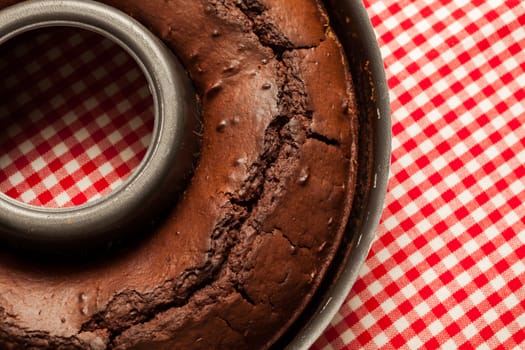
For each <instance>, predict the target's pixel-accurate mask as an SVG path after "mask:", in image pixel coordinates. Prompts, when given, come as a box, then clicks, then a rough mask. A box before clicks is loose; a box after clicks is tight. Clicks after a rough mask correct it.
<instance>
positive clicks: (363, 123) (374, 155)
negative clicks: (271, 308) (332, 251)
mask: <svg viewBox="0 0 525 350" xmlns="http://www.w3.org/2000/svg"><path fill="white" fill-rule="evenodd" d="M324 3H325V6H326V8H327V10H328V13H329V15H330V20H331V24H332V27H333V28H334V30H335V31H336V34H337V35H338V37H339V39H340V41H341V43H342V44H343V46H344V49H345V52H346V54H347V57H348V60H349V62H350V67H351V73H352V78H353V80H354V85H355V92H356V97H357V103H358V108H359V122H360V133H359V134H360V140H359V162H358V167H359V169H358V188H357V190H356V194H357V195H356V197H355V199H354V204H353V209H352V212H351V215H350V218H349V222H348V225H347V229H346V235H345V239H344V242H343V244H342V246H341V248H340V250H339V252H338V254H337V256H336V259H335V260H334V262H333V264H332V266H331V268H330V270H329V273H328V274H327V276H326V277H325V278H324V280H323V283H322V285H321V288H320V289H319V290H318V292H317V293H316V295H315V296H314V298H313V300H312V302H311V303H310V306H309V307H308V308H307V311H306V312H305V313H304V315H302V317H301V318H300V320H299V321H298V322H297V323H296V324H295V325H294V326H293V327H292V329H291V330H290V331H288V333H287V334H286V335H285V336H284V337H283V338H282V339H281V340H280V341H279V342H278V343H277V344H276V345H275V346H274V348H276V349H281V348H286V349H288V350H296V349H308V348H309V347H310V346H311V345H312V344H313V343H314V342H315V341H316V340H317V338H318V337H319V336H320V335H321V334H322V333H323V332H324V330H325V329H326V327H327V326H328V325H329V324H330V322H331V320H332V319H333V318H334V316H335V315H336V314H337V312H338V311H339V308H340V307H341V305H342V304H343V302H344V301H345V298H346V297H347V296H348V294H349V293H350V290H351V288H352V286H353V284H354V282H355V281H356V279H357V277H358V275H359V271H360V268H361V266H362V265H363V263H364V261H365V258H366V257H367V255H368V252H369V250H370V247H371V245H372V242H373V240H374V238H375V235H376V230H377V227H378V225H379V220H380V217H381V213H382V211H383V205H384V199H385V195H386V190H387V182H388V175H389V168H390V153H391V140H392V132H391V119H390V102H389V97H388V86H387V82H386V77H385V71H384V66H383V60H382V57H381V53H380V50H379V46H378V43H377V39H376V36H375V33H374V30H373V28H372V25H371V23H370V19H369V17H368V14H367V12H366V10H365V8H364V6H363V4H362V2H361V1H360V0H344V1H341V0H325V1H324Z"/></svg>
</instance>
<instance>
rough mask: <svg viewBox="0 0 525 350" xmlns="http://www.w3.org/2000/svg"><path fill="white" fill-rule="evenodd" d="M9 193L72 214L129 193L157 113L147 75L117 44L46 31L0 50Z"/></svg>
mask: <svg viewBox="0 0 525 350" xmlns="http://www.w3.org/2000/svg"><path fill="white" fill-rule="evenodd" d="M0 76H1V77H2V81H1V82H0V98H1V99H2V101H1V103H0V125H2V130H1V131H0V191H1V192H3V193H5V194H7V195H8V196H10V197H12V198H15V199H17V200H19V201H21V202H24V203H28V204H31V205H36V206H45V207H70V206H75V205H81V204H85V203H86V202H89V201H92V200H95V199H97V198H100V197H101V196H103V195H105V194H107V193H109V192H111V191H112V190H114V189H115V188H117V187H118V186H119V185H121V184H122V183H123V182H124V181H125V179H126V178H127V176H128V175H129V174H130V173H131V172H132V171H133V169H134V168H136V167H137V166H138V164H139V163H140V161H141V160H142V158H143V157H144V155H145V153H146V150H147V147H148V146H149V144H150V140H151V132H152V130H153V122H154V113H153V107H152V106H153V103H152V97H151V94H150V92H149V89H148V84H147V81H146V78H145V77H144V75H143V74H142V72H141V70H140V68H139V66H138V65H137V64H136V63H135V61H134V60H133V59H132V58H131V56H129V55H128V54H127V53H126V52H125V51H124V50H123V49H121V48H120V47H119V46H118V45H116V44H115V43H113V42H112V41H110V40H108V39H105V38H103V37H102V36H99V35H98V34H94V33H91V32H88V31H80V30H77V29H67V28H62V29H42V30H39V31H35V32H29V33H27V34H24V35H22V36H19V37H16V38H15V39H13V40H12V41H10V42H8V43H6V44H4V45H2V46H0Z"/></svg>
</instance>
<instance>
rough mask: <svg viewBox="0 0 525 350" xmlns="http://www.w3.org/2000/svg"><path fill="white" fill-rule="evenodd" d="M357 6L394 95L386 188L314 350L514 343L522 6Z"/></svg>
mask: <svg viewBox="0 0 525 350" xmlns="http://www.w3.org/2000/svg"><path fill="white" fill-rule="evenodd" d="M365 6H366V8H367V10H368V13H369V15H370V17H371V20H372V23H373V26H374V28H375V30H376V33H377V35H378V39H379V44H380V47H381V51H382V54H383V57H384V60H385V67H386V73H387V79H388V83H389V87H390V91H391V94H390V97H391V107H392V122H393V155H392V168H391V180H390V186H389V191H388V194H387V200H386V209H385V211H384V215H383V219H382V222H381V226H380V228H379V230H378V232H377V236H378V238H377V241H376V242H375V243H374V244H373V246H372V250H371V252H370V254H369V256H368V259H367V261H366V263H365V265H364V266H363V268H362V269H361V273H360V278H359V279H358V281H357V283H356V284H355V286H354V288H353V291H352V292H351V294H350V295H349V296H348V299H347V301H346V303H345V304H344V306H343V307H342V309H341V310H340V312H339V314H338V315H337V317H336V318H335V320H334V321H333V323H332V325H331V326H330V327H329V328H328V330H327V331H326V332H325V334H324V335H323V336H322V337H321V339H319V341H318V342H317V344H316V345H315V346H314V349H343V348H349V349H360V348H364V349H376V348H384V349H399V348H406V349H420V348H425V349H437V348H442V349H457V348H461V349H471V348H479V349H513V348H516V349H524V348H525V205H524V204H523V202H524V201H525V126H524V123H525V2H523V1H522V0H506V1H504V0H490V1H489V0H367V1H366V3H365Z"/></svg>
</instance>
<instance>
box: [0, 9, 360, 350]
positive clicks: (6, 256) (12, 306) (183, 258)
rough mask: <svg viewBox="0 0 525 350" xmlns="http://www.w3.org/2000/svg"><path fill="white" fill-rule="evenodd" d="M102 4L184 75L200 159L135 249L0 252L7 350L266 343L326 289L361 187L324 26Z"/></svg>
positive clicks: (317, 19)
mask: <svg viewBox="0 0 525 350" xmlns="http://www.w3.org/2000/svg"><path fill="white" fill-rule="evenodd" d="M15 2H17V1H12V0H0V7H5V6H8V5H10V4H12V3H15ZM104 2H105V3H108V4H110V5H113V6H115V7H116V8H119V9H121V10H123V11H124V12H126V13H128V14H130V15H131V16H133V17H135V18H136V19H138V20H139V21H141V22H142V23H143V24H145V25H146V26H147V27H148V28H150V29H151V30H152V31H153V32H154V33H155V34H156V35H158V36H159V37H160V38H162V39H163V41H164V42H165V43H166V44H167V45H168V46H169V47H170V48H171V49H172V50H173V51H174V52H175V53H176V54H177V55H178V57H179V58H180V60H181V61H182V63H183V65H184V66H185V67H186V69H187V70H188V72H189V74H190V76H191V78H192V80H193V82H194V84H195V88H196V91H197V93H198V95H199V97H200V99H201V101H202V106H203V120H204V137H203V146H202V155H201V160H200V163H199V165H198V167H197V169H196V171H195V174H194V177H193V179H192V180H191V183H190V185H189V187H188V188H187V190H186V192H185V193H184V194H183V195H182V198H181V199H179V202H178V203H177V205H176V206H175V207H174V209H173V210H172V212H171V213H170V214H169V215H168V217H167V219H166V220H165V222H164V223H163V224H162V225H161V226H160V227H159V228H158V229H157V230H156V232H154V233H152V234H151V235H150V236H149V237H148V238H146V239H144V241H142V242H141V243H140V244H139V245H137V246H136V247H133V248H132V249H130V250H128V251H126V252H122V253H120V254H117V255H115V256H112V257H108V258H106V259H104V260H103V261H99V262H94V263H92V264H81V265H72V266H62V265H60V266H59V265H57V264H54V263H49V264H42V263H40V262H39V263H36V262H32V261H30V260H28V259H21V258H17V256H16V255H14V254H12V253H10V252H9V251H4V250H2V251H0V291H1V293H0V344H1V345H2V346H5V347H11V348H31V347H34V348H58V349H60V348H64V349H71V348H79V349H84V348H90V349H106V348H110V349H127V348H137V349H140V348H145V349H146V348H151V347H152V346H153V347H154V348H156V349H163V348H165V349H173V348H203V349H204V348H210V347H211V348H236V349H240V348H253V347H254V346H258V347H262V348H265V347H268V346H270V345H271V344H272V343H273V342H274V341H276V340H277V339H278V338H279V337H280V336H281V335H282V334H283V332H285V331H286V329H287V327H288V326H289V325H290V324H291V323H293V321H294V320H295V319H296V318H297V317H299V315H300V313H301V311H302V310H303V309H304V307H306V305H307V303H308V301H309V299H310V297H311V295H312V293H313V292H314V291H315V289H316V287H317V286H318V285H319V283H320V281H321V279H322V277H323V274H324V272H325V271H326V269H327V267H328V266H329V263H330V261H331V260H332V258H333V256H334V254H335V251H336V250H337V249H338V247H339V244H340V242H341V237H342V235H343V231H344V228H345V225H346V220H347V218H348V215H349V213H350V208H351V203H352V198H353V193H354V188H355V181H356V179H355V172H356V166H357V149H356V148H357V146H356V144H357V132H358V125H357V112H356V107H355V101H354V97H353V88H352V85H351V78H350V76H349V73H348V72H349V70H348V67H347V64H346V60H345V58H344V54H343V51H342V49H341V47H340V45H339V43H338V41H337V39H336V38H335V36H334V34H333V33H332V32H331V29H330V27H329V25H328V18H327V16H326V14H325V12H324V10H323V9H322V6H321V5H320V4H319V3H317V2H316V1H315V0H287V1H283V0H280V1H279V0H244V1H240V0H209V1H205V0H198V1H197V0H171V1H170V0H150V1H142V0H131V1H130V0H126V1H124V0H105V1H104Z"/></svg>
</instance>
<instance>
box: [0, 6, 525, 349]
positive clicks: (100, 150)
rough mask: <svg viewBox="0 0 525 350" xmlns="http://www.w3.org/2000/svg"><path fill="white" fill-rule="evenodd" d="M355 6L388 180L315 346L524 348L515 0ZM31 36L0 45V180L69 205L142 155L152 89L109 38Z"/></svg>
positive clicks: (111, 184)
mask: <svg viewBox="0 0 525 350" xmlns="http://www.w3.org/2000/svg"><path fill="white" fill-rule="evenodd" d="M347 1H353V0H347ZM365 6H366V8H367V10H368V13H369V15H370V17H371V20H372V23H373V25H374V28H375V30H376V33H377V35H378V39H379V44H380V47H381V50H382V53H383V56H384V59H385V67H386V73H387V78H388V83H389V87H390V92H391V101H392V104H391V107H392V119H393V120H392V121H393V154H392V168H391V180H390V186H389V191H388V194H387V199H386V209H385V211H384V215H383V219H382V222H381V225H380V227H379V229H378V232H377V236H378V238H377V240H376V241H375V243H374V245H373V246H372V249H371V252H370V255H369V257H368V259H367V261H366V263H365V264H364V266H363V267H362V269H361V273H360V278H359V279H358V281H357V282H356V284H355V286H354V288H353V291H352V292H351V294H350V295H349V296H348V299H347V301H346V302H345V304H344V305H343V307H342V309H341V310H340V312H339V314H338V315H337V316H336V318H335V319H334V321H333V323H332V325H331V326H330V327H329V328H328V329H327V331H326V332H325V333H324V335H323V336H322V337H321V338H320V339H319V341H318V342H317V343H316V345H315V346H314V347H313V349H323V350H324V349H343V348H349V349H359V348H366V349H376V348H392V349H397V348H408V349H419V348H427V349H436V348H443V349H456V348H465V349H469V348H486V349H498V348H499V349H510V348H525V261H524V259H525V205H524V204H523V203H522V202H523V201H525V126H524V125H523V124H524V123H525V3H523V2H522V1H521V0H506V1H503V0H494V1H493V0H490V1H489V0H483V1H481V0H452V1H450V0H367V1H366V2H365ZM57 36H58V37H59V38H60V39H57ZM50 41H51V42H52V43H53V45H49V44H50ZM34 42H35V43H36V44H35V46H34V47H33V48H32V50H30V51H29V52H28V51H27V50H25V49H23V47H18V46H17V45H16V43H15V44H13V46H12V47H11V49H5V47H4V46H3V47H4V48H2V47H0V50H1V51H0V57H1V58H2V60H1V61H0V74H1V75H0V76H1V77H2V79H1V83H0V90H1V91H0V96H1V98H2V99H4V100H2V104H1V105H2V107H1V108H0V123H1V124H0V125H1V126H3V127H4V128H3V129H2V130H1V132H0V150H1V153H0V169H1V171H0V190H1V191H2V192H4V193H7V194H8V195H9V196H12V197H14V198H17V199H19V200H21V201H24V202H27V203H30V204H34V205H44V206H50V207H57V206H58V207H63V206H71V205H78V204H82V203H85V202H86V201H89V200H93V199H96V198H98V197H99V196H101V195H103V194H105V193H107V192H108V191H110V190H111V189H112V188H115V187H116V186H118V185H120V184H121V183H122V181H124V179H125V178H126V176H128V175H129V173H130V172H131V171H132V170H133V168H134V167H136V165H137V164H138V163H139V162H140V159H141V158H142V156H143V155H144V152H145V150H146V148H147V145H148V144H149V140H150V137H151V133H150V132H151V129H152V122H153V117H152V111H151V100H150V96H149V95H148V90H147V86H146V84H145V82H144V80H143V78H142V76H141V74H140V72H139V71H138V70H137V68H136V67H135V66H134V64H133V62H132V61H131V59H130V58H129V57H127V56H126V55H125V54H123V53H122V52H120V54H117V52H116V51H118V49H117V48H115V47H114V46H112V45H111V44H110V43H108V42H106V41H101V40H99V38H94V37H92V36H91V37H90V36H89V35H87V36H85V35H82V36H80V37H79V36H77V35H73V34H71V33H69V34H68V33H58V34H57V33H49V32H47V33H46V32H43V33H40V34H39V37H38V40H36V39H35V40H34ZM57 43H59V45H57ZM85 47H89V48H90V50H88V51H87V53H84V54H82V55H79V54H76V53H78V52H83V51H85V50H84V49H85ZM50 48H51V49H50ZM83 48H84V49H83ZM115 50H116V51H115ZM61 51H62V52H61ZM90 52H91V53H90ZM6 55H12V59H11V60H6V59H5V57H7V56H6ZM61 57H62V60H63V57H68V59H67V60H66V61H61ZM73 58H74V59H73ZM97 58H98V59H97ZM100 58H102V61H101V60H100ZM8 61H9V62H11V65H10V66H8V65H7V63H6V62H8ZM12 62H17V64H15V65H13V64H12ZM53 67H58V68H57V69H56V70H52V69H53ZM50 70H52V71H51V72H50ZM75 72H76V73H75ZM108 72H112V74H108ZM115 72H117V73H116V74H115ZM75 74H77V75H75ZM78 74H82V76H84V78H83V79H81V81H80V80H79V79H78V77H79V76H78ZM108 76H110V77H111V78H108ZM28 81H31V83H30V84H29V83H28ZM52 85H54V86H59V87H60V89H58V90H57V89H54V92H53V93H52V94H50V92H49V90H50V89H49V87H50V86H52ZM36 106H40V107H38V108H36ZM42 106H44V108H43V109H42ZM13 110H18V111H20V110H22V111H24V113H20V114H19V115H16V116H15V117H14V118H13V116H12V111H13ZM64 111H72V112H71V113H70V114H68V115H67V117H66V118H62V117H61V116H63V115H64V113H65V112H64ZM101 111H103V113H101ZM130 115H131V116H133V117H132V118H129V116H130ZM92 116H97V118H95V119H93V118H92ZM7 118H11V119H7Z"/></svg>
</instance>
